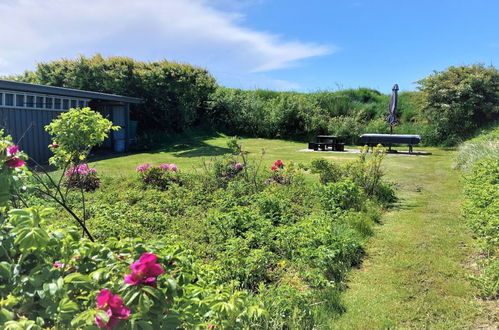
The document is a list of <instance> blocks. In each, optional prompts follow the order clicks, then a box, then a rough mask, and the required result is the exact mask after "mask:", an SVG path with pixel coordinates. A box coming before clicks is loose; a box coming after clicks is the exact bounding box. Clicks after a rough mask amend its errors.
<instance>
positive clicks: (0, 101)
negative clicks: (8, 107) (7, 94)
mask: <svg viewBox="0 0 499 330" xmlns="http://www.w3.org/2000/svg"><path fill="white" fill-rule="evenodd" d="M0 105H3V93H0Z"/></svg>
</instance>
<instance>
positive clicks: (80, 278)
mask: <svg viewBox="0 0 499 330" xmlns="http://www.w3.org/2000/svg"><path fill="white" fill-rule="evenodd" d="M64 283H72V284H76V285H78V284H92V280H91V279H90V277H88V276H87V275H83V274H81V273H72V274H69V275H68V276H66V277H65V278H64Z"/></svg>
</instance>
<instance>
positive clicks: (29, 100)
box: [26, 95, 35, 108]
mask: <svg viewBox="0 0 499 330" xmlns="http://www.w3.org/2000/svg"><path fill="white" fill-rule="evenodd" d="M26 106H27V107H28V108H33V107H34V106H35V97H34V96H33V95H28V96H26Z"/></svg>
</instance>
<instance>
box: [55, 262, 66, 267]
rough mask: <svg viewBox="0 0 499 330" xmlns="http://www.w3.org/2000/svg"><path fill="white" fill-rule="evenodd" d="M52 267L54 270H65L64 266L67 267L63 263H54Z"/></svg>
mask: <svg viewBox="0 0 499 330" xmlns="http://www.w3.org/2000/svg"><path fill="white" fill-rule="evenodd" d="M52 266H53V267H54V268H64V266H66V265H65V264H64V263H62V262H54V263H53V264H52Z"/></svg>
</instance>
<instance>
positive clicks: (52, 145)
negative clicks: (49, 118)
mask: <svg viewBox="0 0 499 330" xmlns="http://www.w3.org/2000/svg"><path fill="white" fill-rule="evenodd" d="M49 147H50V148H53V149H57V148H59V145H58V144H57V143H52V144H51V145H49Z"/></svg>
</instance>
